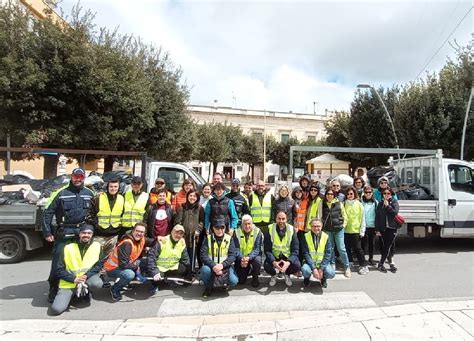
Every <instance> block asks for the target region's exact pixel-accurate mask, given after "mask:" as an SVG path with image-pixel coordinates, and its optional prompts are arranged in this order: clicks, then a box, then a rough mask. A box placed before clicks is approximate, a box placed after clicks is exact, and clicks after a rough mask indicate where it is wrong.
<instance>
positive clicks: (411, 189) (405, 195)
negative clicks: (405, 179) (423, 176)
mask: <svg viewBox="0 0 474 341" xmlns="http://www.w3.org/2000/svg"><path fill="white" fill-rule="evenodd" d="M397 196H398V199H399V200H432V199H434V197H433V195H432V194H431V193H430V190H429V189H428V188H426V187H423V186H420V185H418V184H413V185H410V186H402V187H400V188H399V190H398V191H397Z"/></svg>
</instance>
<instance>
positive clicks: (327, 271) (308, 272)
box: [301, 264, 336, 279]
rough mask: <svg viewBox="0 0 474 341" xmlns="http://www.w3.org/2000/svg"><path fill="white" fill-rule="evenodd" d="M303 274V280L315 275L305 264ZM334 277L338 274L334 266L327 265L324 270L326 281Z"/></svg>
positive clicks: (302, 268)
mask: <svg viewBox="0 0 474 341" xmlns="http://www.w3.org/2000/svg"><path fill="white" fill-rule="evenodd" d="M301 272H302V273H303V278H310V277H311V275H312V274H313V272H312V271H311V268H310V267H309V265H308V264H303V266H302V267H301ZM334 276H336V272H335V271H334V269H333V268H332V266H331V265H330V264H328V265H326V266H325V267H324V268H323V277H324V278H325V279H332V278H334Z"/></svg>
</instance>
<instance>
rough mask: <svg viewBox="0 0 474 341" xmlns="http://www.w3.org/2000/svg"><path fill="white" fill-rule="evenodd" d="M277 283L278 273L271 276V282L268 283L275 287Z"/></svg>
mask: <svg viewBox="0 0 474 341" xmlns="http://www.w3.org/2000/svg"><path fill="white" fill-rule="evenodd" d="M275 284H277V277H276V275H274V276H272V277H271V278H270V283H268V285H269V286H271V287H274V286H275Z"/></svg>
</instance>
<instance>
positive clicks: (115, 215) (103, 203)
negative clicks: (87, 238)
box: [86, 179, 125, 255]
mask: <svg viewBox="0 0 474 341" xmlns="http://www.w3.org/2000/svg"><path fill="white" fill-rule="evenodd" d="M119 188H120V181H119V179H111V180H110V181H109V182H108V183H107V192H104V193H101V194H99V195H97V196H96V197H95V198H93V200H91V208H90V210H89V213H88V215H87V217H86V222H87V223H88V224H91V225H93V226H94V228H95V233H94V241H96V242H98V243H100V245H101V246H102V251H103V252H104V254H106V255H108V254H109V253H110V251H112V250H113V248H114V246H115V244H117V239H118V235H119V234H120V230H121V221H122V214H123V210H124V205H125V199H124V197H123V196H122V195H121V194H120V193H119V192H118V191H119Z"/></svg>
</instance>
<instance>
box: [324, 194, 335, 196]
mask: <svg viewBox="0 0 474 341" xmlns="http://www.w3.org/2000/svg"><path fill="white" fill-rule="evenodd" d="M326 195H332V196H334V193H326Z"/></svg>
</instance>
